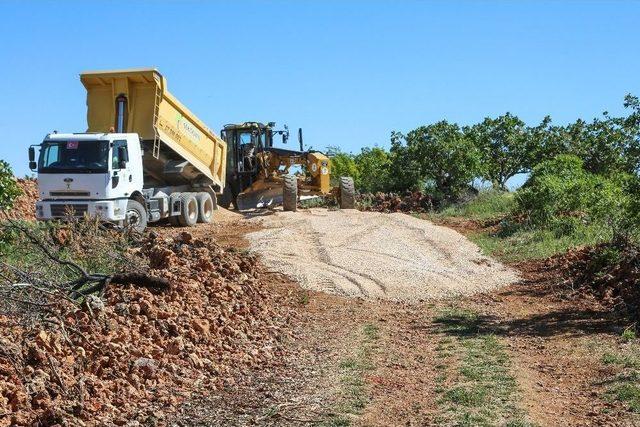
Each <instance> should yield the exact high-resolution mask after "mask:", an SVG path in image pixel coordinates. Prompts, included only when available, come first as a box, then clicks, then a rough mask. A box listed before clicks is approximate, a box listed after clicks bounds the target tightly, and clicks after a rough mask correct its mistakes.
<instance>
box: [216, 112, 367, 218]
mask: <svg viewBox="0 0 640 427" xmlns="http://www.w3.org/2000/svg"><path fill="white" fill-rule="evenodd" d="M220 134H221V137H222V139H223V140H224V141H226V143H227V168H226V169H227V176H226V186H225V189H224V192H223V194H222V197H221V199H220V200H219V201H218V203H219V204H220V205H221V206H222V207H225V208H229V207H230V205H231V204H232V203H233V205H234V207H235V208H236V209H239V210H245V209H252V208H260V207H268V206H270V205H272V204H277V203H280V202H282V206H283V209H284V210H285V211H295V210H296V207H297V202H298V198H301V199H304V198H305V197H307V196H323V195H328V194H331V193H334V194H335V195H336V197H337V200H338V204H339V205H340V208H342V209H353V208H354V204H355V188H354V184H353V179H352V178H350V177H340V180H339V186H338V187H337V188H332V187H331V162H330V160H329V158H328V157H327V156H325V155H324V154H322V153H321V152H319V151H305V150H304V147H303V140H302V129H298V143H299V145H300V149H299V150H289V149H285V148H280V147H274V136H277V135H280V136H281V138H282V143H284V144H286V143H287V141H288V139H289V129H288V128H287V126H286V125H285V126H284V129H282V130H277V129H276V128H275V122H269V123H267V124H263V123H259V122H244V123H238V124H229V125H226V126H224V129H222V131H221V132H220Z"/></svg>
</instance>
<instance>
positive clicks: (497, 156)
mask: <svg viewBox="0 0 640 427" xmlns="http://www.w3.org/2000/svg"><path fill="white" fill-rule="evenodd" d="M464 131H465V134H466V136H467V138H469V139H471V140H472V141H474V143H475V145H476V147H477V148H478V149H479V150H480V154H481V156H480V163H481V174H482V177H483V178H484V179H486V180H487V181H490V182H491V183H492V184H493V186H494V187H495V188H499V189H503V190H506V184H507V180H509V178H511V177H512V176H514V175H516V174H519V173H524V172H527V171H528V169H529V167H530V163H531V153H532V152H533V147H532V146H531V145H532V142H533V141H535V140H534V139H533V138H531V137H530V136H531V133H530V132H529V129H528V128H527V126H526V125H525V123H524V122H523V121H522V120H520V119H519V118H518V117H517V116H514V115H512V114H510V113H506V114H504V115H502V116H499V117H497V118H495V119H492V118H489V117H487V118H485V119H484V121H483V122H482V123H479V124H477V125H474V126H471V127H468V128H465V129H464Z"/></svg>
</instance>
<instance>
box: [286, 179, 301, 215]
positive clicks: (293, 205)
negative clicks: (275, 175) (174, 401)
mask: <svg viewBox="0 0 640 427" xmlns="http://www.w3.org/2000/svg"><path fill="white" fill-rule="evenodd" d="M297 207H298V179H297V178H296V177H295V176H294V175H285V176H284V179H283V181H282V208H283V209H284V210H285V211H291V212H295V211H296V209H297Z"/></svg>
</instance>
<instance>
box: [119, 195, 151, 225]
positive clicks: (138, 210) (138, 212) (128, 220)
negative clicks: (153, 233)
mask: <svg viewBox="0 0 640 427" xmlns="http://www.w3.org/2000/svg"><path fill="white" fill-rule="evenodd" d="M124 226H125V227H128V228H132V229H133V230H136V231H137V232H138V233H142V232H143V231H144V229H145V228H147V211H146V210H145V208H144V206H142V205H141V204H140V202H137V201H135V200H127V213H126V216H125V220H124Z"/></svg>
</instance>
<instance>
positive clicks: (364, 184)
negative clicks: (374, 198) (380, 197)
mask: <svg viewBox="0 0 640 427" xmlns="http://www.w3.org/2000/svg"><path fill="white" fill-rule="evenodd" d="M354 160H355V164H356V169H357V177H358V179H357V180H356V182H355V184H356V188H358V190H359V191H362V192H377V191H386V190H387V189H388V188H389V187H390V182H389V166H390V163H391V160H390V156H389V153H388V152H387V151H385V150H384V149H382V148H380V147H373V148H368V147H365V148H363V149H362V150H361V151H360V153H359V154H356V155H355V157H354Z"/></svg>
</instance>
